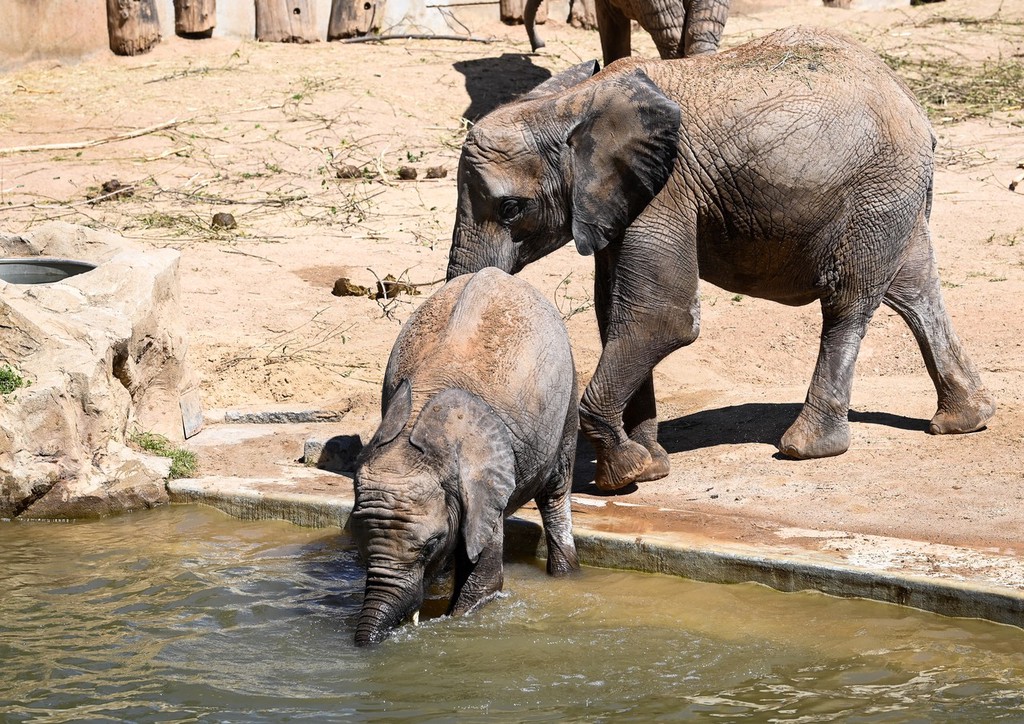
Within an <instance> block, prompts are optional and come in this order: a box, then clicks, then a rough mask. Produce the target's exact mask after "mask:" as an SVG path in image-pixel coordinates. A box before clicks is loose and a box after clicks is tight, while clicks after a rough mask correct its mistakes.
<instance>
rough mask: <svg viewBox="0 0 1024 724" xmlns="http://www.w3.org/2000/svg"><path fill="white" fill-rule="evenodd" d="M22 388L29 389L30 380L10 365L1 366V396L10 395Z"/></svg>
mask: <svg viewBox="0 0 1024 724" xmlns="http://www.w3.org/2000/svg"><path fill="white" fill-rule="evenodd" d="M21 387H28V380H26V379H25V378H24V377H22V376H21V375H20V374H19V373H18V370H16V369H14V368H13V367H11V366H10V365H0V395H9V394H11V393H12V392H14V391H15V390H17V389H19V388H21Z"/></svg>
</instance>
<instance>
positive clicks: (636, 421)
mask: <svg viewBox="0 0 1024 724" xmlns="http://www.w3.org/2000/svg"><path fill="white" fill-rule="evenodd" d="M618 259H619V255H618V250H617V249H615V248H614V247H609V248H606V249H603V250H602V251H600V252H598V253H597V254H595V255H594V262H595V266H594V308H595V312H596V314H597V326H598V330H599V331H600V333H601V344H602V345H603V344H605V343H607V341H608V320H609V315H610V312H611V297H612V286H613V285H614V283H615V266H616V264H617V263H618ZM622 424H623V428H624V429H625V431H626V435H627V436H628V437H629V439H630V440H632V441H633V442H635V443H638V444H640V445H642V446H643V447H644V448H646V449H647V452H648V454H649V455H650V458H651V459H650V461H649V462H648V463H647V464H646V465H645V467H644V470H643V471H642V472H641V473H640V475H639V477H637V478H636V480H635V481H634V482H638V483H642V482H649V481H652V480H660V479H661V478H664V477H665V476H666V475H668V473H669V460H668V453H667V452H666V451H665V448H663V447H662V446H661V444H660V443H659V442H658V406H657V402H656V400H655V398H654V375H653V374H648V375H647V378H646V379H645V380H644V381H643V382H642V383H641V385H640V387H639V389H638V390H637V391H636V393H635V394H634V395H633V396H632V397H631V398H630V399H629V402H627V403H626V408H625V410H624V411H623V415H622Z"/></svg>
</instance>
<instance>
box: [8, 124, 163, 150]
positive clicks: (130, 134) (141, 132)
mask: <svg viewBox="0 0 1024 724" xmlns="http://www.w3.org/2000/svg"><path fill="white" fill-rule="evenodd" d="M179 123H182V121H179V120H177V119H171V120H170V121H165V122H164V123H158V124H156V125H155V126H148V127H147V128H138V129H136V130H134V131H125V132H124V133H118V134H115V135H113V136H107V137H105V138H94V139H92V140H91V141H73V142H71V143H43V144H40V145H38V146H11V147H9V148H0V156H3V155H6V154H9V153H29V152H33V151H74V150H78V149H82V148H92V147H93V146H102V145H103V144H104V143H114V142H115V141H127V140H128V139H130V138H138V137H139V136H145V135H147V134H150V133H156V132H157V131H162V130H164V129H165V128H173V127H174V126H177V125H178V124H179Z"/></svg>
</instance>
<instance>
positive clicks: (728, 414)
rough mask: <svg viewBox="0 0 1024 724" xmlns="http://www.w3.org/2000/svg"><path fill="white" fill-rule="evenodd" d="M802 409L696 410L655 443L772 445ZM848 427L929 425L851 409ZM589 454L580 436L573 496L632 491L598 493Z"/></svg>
mask: <svg viewBox="0 0 1024 724" xmlns="http://www.w3.org/2000/svg"><path fill="white" fill-rule="evenodd" d="M801 407H802V405H800V404H797V403H789V402H786V403H767V402H751V403H746V404H742V405H732V406H729V407H718V408H715V409H713V410H701V411H699V412H695V413H693V414H692V415H683V416H682V417H677V418H675V419H674V420H666V421H664V422H662V423H661V424H660V425H658V442H660V443H661V444H662V446H663V447H664V448H665V450H667V451H668V453H669V454H670V455H671V454H672V453H685V452H691V451H693V450H700V449H702V448H710V447H715V446H717V445H742V444H745V443H761V444H764V445H776V444H778V442H779V439H780V438H781V437H782V434H783V433H784V432H785V431H786V429H787V428H788V427H789V426H790V424H791V423H792V422H793V420H795V419H796V416H797V415H798V414H799V413H800V408H801ZM849 418H850V422H855V423H866V424H869V425H885V426H887V427H894V428H897V429H900V430H911V431H920V432H925V431H927V429H928V420H920V419H917V418H913V417H904V416H903V415H893V414H890V413H887V412H859V411H857V410H850V415H849ZM773 457H775V458H776V459H779V460H792V458H789V457H787V456H785V455H782V454H781V453H778V452H777V453H775V454H774V456H773ZM594 460H595V455H594V449H593V447H592V446H591V445H590V443H589V442H588V441H587V439H586V437H584V435H583V434H582V433H580V437H579V444H578V446H577V450H576V464H575V468H574V471H573V492H575V493H587V494H588V495H626V494H629V493H631V492H634V491H636V489H637V488H636V485H628V486H626V487H625V488H622V489H620V490H615V491H610V492H606V491H602V490H598V489H597V487H595V486H594V484H593V480H594V473H595V471H596V466H595V464H594Z"/></svg>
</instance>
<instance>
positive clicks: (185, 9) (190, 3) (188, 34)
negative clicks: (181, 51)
mask: <svg viewBox="0 0 1024 724" xmlns="http://www.w3.org/2000/svg"><path fill="white" fill-rule="evenodd" d="M216 24H217V0H174V32H175V34H176V35H179V36H180V37H182V38H209V37H210V36H211V35H213V27H214V26H215V25H216Z"/></svg>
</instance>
